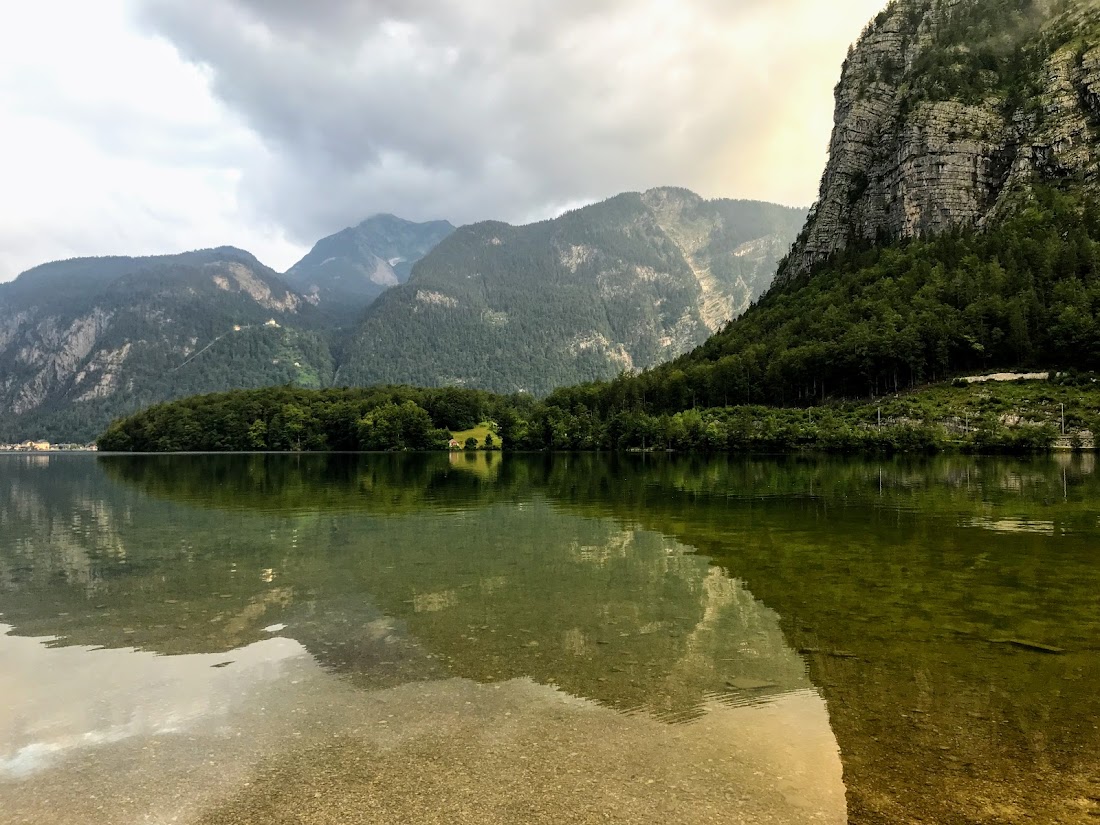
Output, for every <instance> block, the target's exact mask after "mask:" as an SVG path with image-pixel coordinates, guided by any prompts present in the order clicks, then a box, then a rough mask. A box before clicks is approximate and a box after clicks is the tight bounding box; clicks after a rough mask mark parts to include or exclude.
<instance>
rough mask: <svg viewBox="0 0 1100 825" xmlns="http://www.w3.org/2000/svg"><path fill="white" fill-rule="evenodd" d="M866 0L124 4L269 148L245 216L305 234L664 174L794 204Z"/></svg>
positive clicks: (485, 209) (244, 190) (582, 191)
mask: <svg viewBox="0 0 1100 825" xmlns="http://www.w3.org/2000/svg"><path fill="white" fill-rule="evenodd" d="M881 1H882V0H878V2H875V0H851V2H850V3H847V4H843V3H842V4H838V5H833V4H821V3H820V2H818V0H786V2H774V0H773V2H763V0H740V2H738V0H677V1H676V2H670V1H669V0H665V1H664V2H662V0H602V2H600V1H599V0H536V2H527V3H512V2H504V1H503V0H311V2H308V3H307V2H301V0H138V7H139V14H140V17H139V19H140V21H141V24H142V25H143V26H144V27H145V28H146V29H147V30H149V31H151V32H154V33H156V34H158V35H160V36H162V37H164V38H166V39H167V40H169V41H170V42H171V43H172V44H174V45H175V47H176V48H177V49H178V50H179V52H180V53H181V54H182V55H183V56H184V58H185V59H187V60H189V61H192V62H195V63H198V64H200V65H203V66H205V67H207V68H208V70H209V73H210V78H211V83H212V88H213V90H214V92H215V94H216V95H217V96H218V97H219V98H220V99H221V100H222V101H223V102H224V103H225V104H226V105H227V106H228V107H229V108H230V109H231V110H232V111H234V112H235V113H236V114H237V115H238V116H239V117H241V118H243V120H244V122H245V123H246V124H247V125H248V126H249V127H250V128H251V129H252V130H254V131H255V132H256V133H257V134H258V135H259V136H260V138H261V139H262V141H263V142H264V144H265V145H266V146H267V148H268V149H269V152H268V153H267V154H266V156H264V157H259V158H255V159H246V160H244V162H243V163H242V167H243V168H242V172H243V174H242V178H241V182H240V192H239V197H240V200H241V203H242V208H245V209H247V210H249V211H250V213H251V214H252V217H253V218H254V219H255V220H258V221H259V220H262V221H267V222H273V223H275V224H278V225H280V226H283V227H285V228H286V230H287V231H288V234H289V236H290V237H291V238H292V239H295V240H297V241H299V242H303V243H308V242H310V241H312V240H314V239H316V238H317V237H319V236H320V235H321V234H324V233H327V232H330V231H332V230H333V229H335V228H338V227H340V226H343V225H346V224H349V223H353V222H355V221H357V220H359V219H361V218H362V217H364V216H366V215H367V214H370V213H372V212H375V211H392V212H396V213H398V214H401V215H404V216H407V217H411V218H433V217H448V218H450V219H451V220H455V221H463V222H464V221H471V220H477V219H482V218H488V217H494V218H502V219H506V220H522V219H526V218H530V217H531V216H533V215H539V214H545V213H547V212H550V211H553V210H554V208H555V207H558V206H561V205H565V204H573V203H577V202H579V201H585V200H591V199H597V198H602V197H606V196H609V195H611V194H614V193H616V192H618V191H622V190H626V189H638V188H644V187H647V186H652V185H659V184H665V183H668V184H679V185H686V186H690V187H692V188H695V189H697V190H700V191H702V192H703V193H704V194H708V195H728V196H741V197H764V198H769V199H774V200H783V201H787V202H799V203H808V201H809V200H810V199H811V198H812V197H813V194H814V192H815V191H816V184H817V177H818V174H819V172H820V168H821V165H822V163H823V161H824V147H825V142H826V139H827V137H828V126H829V123H828V114H829V113H830V112H831V101H830V99H829V97H828V95H829V90H830V89H831V86H832V84H833V82H834V81H835V79H836V77H837V76H838V74H839V62H840V59H841V58H842V56H843V53H844V49H845V48H846V47H847V44H848V43H849V42H850V41H851V40H852V39H854V38H855V36H856V35H857V34H858V32H859V29H860V28H861V27H862V25H863V23H864V22H865V21H866V19H867V18H868V17H869V16H870V14H872V13H873V11H874V10H876V9H877V7H878V6H879V5H880V3H881ZM822 6H829V7H830V8H829V9H825V10H824V11H823V10H822V9H821V7H822ZM822 21H826V22H827V23H829V25H831V26H832V28H831V29H830V30H829V31H824V32H823V31H821V27H822ZM849 21H850V22H849ZM792 66H794V67H797V74H796V75H795V76H792V74H793V70H792V68H791V67H792ZM811 97H812V98H813V100H811V99H810V98H811ZM819 98H820V99H819ZM800 140H801V141H802V143H799V141H800ZM787 143H790V147H791V148H789V149H784V148H783V147H784V146H786V145H787ZM784 152H786V153H787V155H789V154H791V153H794V155H795V156H794V157H786V158H785V160H784V157H785V156H784Z"/></svg>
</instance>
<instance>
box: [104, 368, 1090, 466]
mask: <svg viewBox="0 0 1100 825" xmlns="http://www.w3.org/2000/svg"><path fill="white" fill-rule="evenodd" d="M601 386H602V385H590V386H589V387H586V388H576V389H574V390H571V391H570V393H569V394H568V395H569V397H570V399H571V403H570V404H568V405H563V404H562V403H561V401H562V397H561V396H558V397H556V398H554V399H550V400H547V401H545V402H538V401H535V400H533V399H532V398H530V397H529V396H522V395H517V396H497V395H492V394H490V393H486V392H480V391H476V390H464V389H454V388H451V389H429V390H425V389H415V388H411V387H377V388H372V389H356V390H351V389H341V390H303V389H295V388H291V387H276V388H269V389H264V390H252V391H238V392H229V393H221V394H216V395H207V396H199V397H196V398H190V399H186V400H184V401H177V402H172V403H168V404H159V405H157V406H154V407H151V408H149V409H148V410H146V411H144V412H142V413H139V414H137V415H134V416H131V417H130V418H127V419H124V420H122V421H118V422H116V423H115V424H113V425H112V426H111V427H110V429H109V430H108V431H107V432H106V433H105V434H104V435H103V436H102V437H101V438H100V439H99V446H100V449H102V450H105V451H136V452H171V451H184V452H194V451H268V450H278V451H431V450H445V449H448V448H449V447H448V445H449V442H450V440H451V433H452V432H457V431H461V430H467V429H471V428H472V427H474V426H475V424H477V423H478V422H481V421H484V420H487V419H488V420H490V421H492V422H493V425H494V426H495V428H496V430H497V432H498V434H499V437H500V440H501V442H502V444H501V446H503V448H505V449H508V450H528V451H531V450H557V451H596V450H611V451H676V452H705V453H721V452H777V451H800V450H816V451H824V452H836V453H850V452H875V453H914V452H935V451H939V450H944V449H952V450H964V451H974V452H985V453H990V452H1034V451H1041V450H1047V449H1049V448H1050V447H1051V446H1052V445H1053V443H1054V441H1055V439H1056V437H1057V436H1058V425H1060V424H1061V423H1062V421H1061V420H1060V414H1062V405H1065V412H1064V414H1063V415H1064V421H1065V423H1066V425H1067V433H1069V432H1072V433H1073V434H1074V438H1077V439H1078V443H1080V440H1079V437H1078V436H1077V435H1076V434H1077V433H1079V432H1083V431H1085V430H1089V429H1091V430H1092V431H1094V432H1096V431H1100V389H1097V388H1096V381H1095V377H1093V376H1085V377H1084V378H1082V380H1081V386H1075V385H1073V384H1072V383H1070V384H1068V385H1063V386H1058V385H1056V384H1053V383H1049V382H1026V383H1022V384H1019V385H1013V386H1011V387H1004V386H1002V387H1000V388H998V390H997V391H996V392H993V391H990V390H987V389H984V388H981V387H972V386H969V385H967V386H960V387H952V386H942V387H938V388H930V389H926V390H924V391H921V392H918V393H914V394H911V395H903V396H900V397H897V398H892V399H889V400H883V401H878V402H873V403H867V402H862V403H833V404H829V405H827V406H818V407H808V408H799V407H786V408H782V407H768V406H761V405H741V406H735V407H724V408H711V409H688V410H681V411H678V412H675V413H667V412H666V413H647V412H644V411H642V410H641V409H638V408H634V409H629V410H619V411H612V412H610V413H606V414H601V413H600V411H599V409H598V407H597V406H596V403H595V395H593V402H594V403H593V405H592V406H586V405H585V404H583V403H581V402H580V401H579V400H578V399H579V398H580V397H581V394H582V393H584V392H589V393H593V394H598V393H599V391H600V389H601ZM1010 421H1012V422H1014V423H1009V422H1010ZM485 446H489V445H488V444H486V445H485Z"/></svg>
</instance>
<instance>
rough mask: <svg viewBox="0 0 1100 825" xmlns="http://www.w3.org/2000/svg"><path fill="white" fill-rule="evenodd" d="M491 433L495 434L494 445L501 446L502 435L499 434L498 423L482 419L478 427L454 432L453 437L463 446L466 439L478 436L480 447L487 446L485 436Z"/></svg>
mask: <svg viewBox="0 0 1100 825" xmlns="http://www.w3.org/2000/svg"><path fill="white" fill-rule="evenodd" d="M490 433H492V434H493V446H494V447H500V446H501V442H500V436H499V435H498V434H497V430H496V425H495V424H493V423H492V422H491V421H482V422H481V423H480V424H478V425H477V426H476V427H474V428H473V429H470V430H462V431H461V432H452V433H451V437H452V438H453V439H454V440H455V441H457V442H458V443H459V444H461V445H463V446H465V444H466V439H468V438H476V439H477V446H478V447H484V446H485V437H486V436H487V435H489V434H490Z"/></svg>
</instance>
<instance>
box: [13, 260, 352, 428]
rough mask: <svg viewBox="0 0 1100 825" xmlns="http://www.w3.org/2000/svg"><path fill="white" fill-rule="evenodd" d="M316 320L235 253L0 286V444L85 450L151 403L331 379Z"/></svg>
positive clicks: (69, 267)
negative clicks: (54, 444)
mask: <svg viewBox="0 0 1100 825" xmlns="http://www.w3.org/2000/svg"><path fill="white" fill-rule="evenodd" d="M322 327H323V324H322V320H321V318H320V316H319V314H318V312H317V310H315V309H314V307H312V306H311V305H310V304H309V303H308V302H307V301H306V300H305V299H304V298H303V296H301V295H299V294H298V293H296V292H294V291H293V290H291V289H290V288H288V287H287V285H286V284H285V283H284V282H283V281H282V280H281V279H280V278H279V276H278V275H276V273H274V272H273V271H272V270H270V269H268V268H267V267H265V266H264V265H263V264H261V263H260V262H259V261H257V260H256V259H255V258H254V257H253V256H252V255H250V254H249V253H247V252H244V251H242V250H239V249H233V248H231V247H221V248H218V249H209V250H202V251H198V252H188V253H184V254H181V255H168V256H159V257H148V258H88V259H77V260H71V261H61V262H57V263H51V264H45V265H43V266H39V267H36V268H34V269H31V270H29V271H27V272H25V273H23V274H22V275H20V276H19V277H18V278H17V279H16V280H15V281H13V282H12V283H9V284H0V441H4V440H13V439H22V438H28V437H32V436H33V437H37V438H47V439H51V440H65V441H68V440H86V439H90V438H92V437H93V436H94V435H95V434H96V433H98V432H100V431H101V430H102V429H103V427H104V426H105V425H106V424H107V422H109V421H110V420H111V419H112V418H114V417H115V416H117V415H121V414H123V413H127V412H132V411H133V410H136V409H138V408H140V407H142V406H145V405H147V404H149V403H152V402H154V401H160V400H164V399H166V398H174V397H179V396H185V395H190V394H193V393H196V392H208V391H213V390H219V389H229V388H231V387H261V386H266V385H269V384H283V383H288V382H293V383H296V384H301V385H304V386H322V385H325V384H327V383H328V382H329V381H330V380H331V377H332V372H333V369H334V365H333V363H332V357H331V354H330V352H329V348H328V345H327V343H326V342H325V340H324V339H323V337H322V335H321V334H320V333H319V331H318V330H320V329H321V328H322Z"/></svg>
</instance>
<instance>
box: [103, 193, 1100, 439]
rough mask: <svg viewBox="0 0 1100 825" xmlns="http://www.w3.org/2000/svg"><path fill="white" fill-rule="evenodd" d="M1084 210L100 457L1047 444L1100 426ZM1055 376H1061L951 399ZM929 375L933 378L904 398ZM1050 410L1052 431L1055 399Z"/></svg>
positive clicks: (331, 394) (1095, 242)
mask: <svg viewBox="0 0 1100 825" xmlns="http://www.w3.org/2000/svg"><path fill="white" fill-rule="evenodd" d="M1098 310H1100V209H1098V208H1097V206H1096V204H1095V203H1094V202H1093V201H1091V200H1088V199H1082V198H1080V197H1077V196H1073V195H1069V194H1066V193H1064V192H1061V191H1058V190H1056V189H1052V188H1036V189H1035V190H1034V191H1033V192H1032V193H1031V194H1030V195H1029V199H1028V201H1027V202H1025V203H1023V204H1022V205H1021V208H1020V209H1019V210H1018V211H1017V212H1016V213H1015V214H1014V215H1013V216H1012V217H1010V218H1008V219H1006V220H1004V221H1003V222H1001V223H999V224H997V225H996V226H993V227H990V228H988V229H987V230H986V231H984V232H977V231H962V230H960V231H956V232H953V233H950V234H947V235H943V236H939V237H936V238H933V239H929V240H912V241H908V242H903V243H900V244H896V245H892V246H884V247H867V248H862V249H853V250H849V251H847V252H844V253H842V254H839V255H837V256H835V257H834V258H833V259H832V260H830V261H829V262H827V263H826V264H824V265H822V266H820V267H819V268H818V269H817V270H815V271H813V272H811V273H810V274H809V275H807V276H805V277H803V278H801V279H797V280H795V281H793V282H792V283H790V284H787V285H785V286H784V287H783V288H780V289H776V290H773V291H772V292H771V293H769V294H768V295H766V296H765V297H764V298H763V299H762V300H761V301H760V302H759V303H758V304H756V305H755V306H753V307H752V308H751V309H750V310H749V312H747V313H746V314H745V316H743V317H742V318H741V319H739V320H737V321H734V322H732V323H730V324H729V325H727V327H726V328H725V329H724V330H723V331H722V332H720V333H719V334H717V335H715V336H714V337H713V338H711V339H710V340H708V341H707V342H706V343H705V344H703V345H702V346H700V347H699V348H697V349H696V350H695V351H693V352H691V353H689V354H687V355H685V356H683V357H681V358H679V359H677V360H675V361H673V362H671V363H668V364H665V365H662V366H660V367H657V368H655V369H652V370H648V371H645V372H642V373H640V374H626V373H624V374H622V375H620V377H618V378H617V379H615V380H612V381H603V382H592V383H588V384H582V385H578V386H573V387H568V388H564V389H560V390H557V391H555V392H553V393H551V394H550V395H549V396H548V397H547V398H545V399H542V400H539V399H535V398H533V397H532V396H530V395H528V394H523V393H521V394H515V395H508V396H505V395H495V394H492V393H488V392H483V391H477V390H465V389H458V388H450V389H414V388H410V387H375V388H370V389H330V390H319V391H309V390H303V389H292V388H290V387H277V388H272V389H265V390H257V391H251V392H230V393H222V394H218V395H210V396H203V397H198V398H191V399H187V400H184V401H179V402H174V403H169V404H160V405H157V406H155V407H152V408H151V409H149V410H147V411H145V412H143V413H139V414H137V415H135V416H132V417H130V418H128V419H125V420H123V421H120V422H116V423H115V424H113V425H112V426H111V428H110V429H109V430H108V431H107V432H106V433H105V434H104V435H103V436H102V437H101V439H100V441H99V444H100V447H101V448H102V449H105V450H123V451H129V450H135V451H174V450H183V451H190V450H423V449H437V448H440V449H442V448H444V447H445V445H446V443H447V441H448V440H449V438H450V433H451V432H454V431H459V430H465V429H469V428H470V427H473V426H475V425H476V424H477V423H478V422H480V421H486V420H488V421H493V422H495V424H496V426H497V431H498V432H499V434H500V437H501V439H502V440H503V446H504V448H505V449H512V450H544V449H554V450H597V449H606V450H653V449H669V450H702V451H736V450H748V451H752V450H792V449H819V450H830V451H859V450H871V451H879V452H912V451H933V450H939V449H973V450H979V451H1000V450H1008V451H1029V450H1042V449H1049V448H1050V447H1051V446H1053V445H1054V444H1055V442H1056V440H1057V439H1058V438H1059V437H1061V436H1062V435H1063V433H1062V430H1063V428H1065V436H1066V438H1067V439H1070V440H1071V443H1072V438H1073V437H1076V438H1077V443H1080V444H1083V443H1085V442H1087V441H1088V440H1089V439H1090V438H1091V433H1092V432H1094V431H1096V430H1097V429H1098V428H1100V421H1098V420H1097V418H1098V416H1100V392H1098V391H1097V390H1095V389H1094V387H1095V383H1094V382H1095V379H1094V378H1093V377H1092V375H1091V373H1090V372H1089V370H1091V369H1092V368H1093V367H1094V366H1095V365H1096V364H1097V363H1100V326H1098V324H1097V321H1096V318H1097V311H1098ZM1051 365H1056V366H1057V367H1058V368H1059V369H1061V370H1064V371H1065V374H1064V375H1063V377H1062V378H1061V379H1059V381H1057V382H1040V383H1038V384H1036V383H1034V382H1032V383H1030V384H1022V385H1008V386H1003V385H998V386H996V387H994V388H989V387H987V386H984V385H973V386H969V385H968V386H962V387H952V386H947V385H946V382H949V381H950V380H951V379H953V378H955V377H957V376H960V375H966V374H969V373H972V372H986V371H990V370H993V369H997V368H1008V369H1018V368H1024V367H1034V368H1041V369H1048V368H1050V367H1051ZM935 382H939V383H940V385H941V386H938V387H934V388H932V389H923V390H922V389H920V388H922V387H927V386H928V385H930V384H933V383H935ZM1062 404H1066V407H1067V419H1066V420H1065V421H1063V419H1062V416H1061V405H1062Z"/></svg>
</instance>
